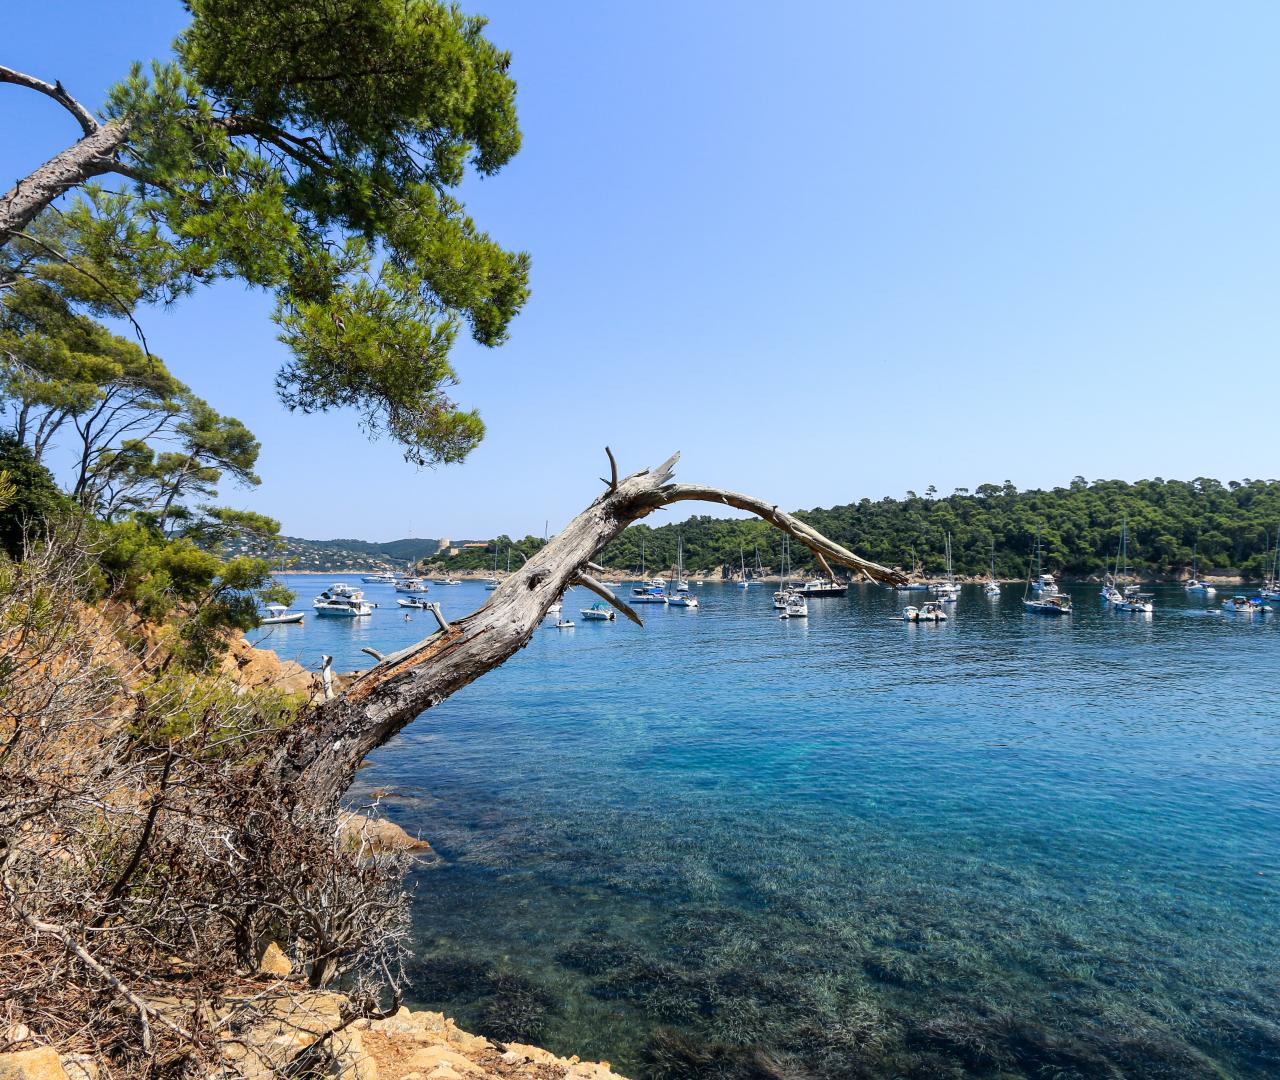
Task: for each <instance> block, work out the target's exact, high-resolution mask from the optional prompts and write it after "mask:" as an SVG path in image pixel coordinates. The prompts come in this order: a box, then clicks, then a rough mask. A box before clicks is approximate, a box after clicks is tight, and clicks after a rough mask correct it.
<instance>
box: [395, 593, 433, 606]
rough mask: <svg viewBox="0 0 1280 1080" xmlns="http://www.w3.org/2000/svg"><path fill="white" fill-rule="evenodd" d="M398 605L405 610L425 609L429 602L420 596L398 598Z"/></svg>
mask: <svg viewBox="0 0 1280 1080" xmlns="http://www.w3.org/2000/svg"><path fill="white" fill-rule="evenodd" d="M396 603H397V604H398V605H400V607H404V608H419V609H422V608H425V607H426V606H427V601H426V600H424V599H422V597H420V596H397V597H396Z"/></svg>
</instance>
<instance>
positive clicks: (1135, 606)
mask: <svg viewBox="0 0 1280 1080" xmlns="http://www.w3.org/2000/svg"><path fill="white" fill-rule="evenodd" d="M1111 606H1112V607H1114V608H1115V609H1116V610H1117V611H1138V612H1144V613H1149V612H1152V611H1155V609H1156V605H1155V598H1154V597H1153V596H1152V595H1151V594H1150V593H1141V592H1138V586H1137V585H1126V586H1125V587H1124V592H1123V593H1121V594H1120V599H1119V600H1116V601H1114V602H1113V603H1112V605H1111Z"/></svg>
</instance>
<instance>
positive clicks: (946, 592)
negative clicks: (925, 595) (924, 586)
mask: <svg viewBox="0 0 1280 1080" xmlns="http://www.w3.org/2000/svg"><path fill="white" fill-rule="evenodd" d="M929 591H930V592H932V593H933V594H934V596H936V597H937V598H938V599H939V600H941V601H942V603H944V604H954V603H955V602H956V601H957V600H959V599H960V586H959V585H958V584H956V575H955V571H954V570H953V569H952V566H951V533H947V576H946V579H945V580H943V581H935V582H933V583H932V584H931V585H930V586H929Z"/></svg>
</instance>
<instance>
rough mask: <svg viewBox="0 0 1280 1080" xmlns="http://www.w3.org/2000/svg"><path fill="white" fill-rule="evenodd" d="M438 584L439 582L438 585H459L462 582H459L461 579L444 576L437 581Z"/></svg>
mask: <svg viewBox="0 0 1280 1080" xmlns="http://www.w3.org/2000/svg"><path fill="white" fill-rule="evenodd" d="M438 584H440V585H461V584H462V582H461V581H459V580H458V579H457V578H451V577H447V578H445V579H444V580H442V581H440V582H438Z"/></svg>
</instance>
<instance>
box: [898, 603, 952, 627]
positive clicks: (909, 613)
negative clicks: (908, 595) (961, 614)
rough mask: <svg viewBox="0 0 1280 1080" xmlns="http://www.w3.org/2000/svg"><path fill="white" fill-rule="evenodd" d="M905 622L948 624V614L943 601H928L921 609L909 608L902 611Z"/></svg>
mask: <svg viewBox="0 0 1280 1080" xmlns="http://www.w3.org/2000/svg"><path fill="white" fill-rule="evenodd" d="M902 621H903V622H946V621H947V613H946V611H945V610H944V609H943V607H942V601H941V600H926V601H925V602H924V603H923V604H921V605H920V606H919V607H915V606H914V605H913V606H909V607H905V608H903V609H902Z"/></svg>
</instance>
